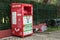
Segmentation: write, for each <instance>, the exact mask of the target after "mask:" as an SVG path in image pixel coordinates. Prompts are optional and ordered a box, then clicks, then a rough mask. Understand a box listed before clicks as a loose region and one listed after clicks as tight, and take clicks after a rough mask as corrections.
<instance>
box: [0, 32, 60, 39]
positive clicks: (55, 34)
mask: <svg viewBox="0 0 60 40" xmlns="http://www.w3.org/2000/svg"><path fill="white" fill-rule="evenodd" d="M0 40H60V31H56V32H52V33H35V34H33V35H32V36H28V37H25V38H20V37H14V36H10V37H6V38H2V39H0Z"/></svg>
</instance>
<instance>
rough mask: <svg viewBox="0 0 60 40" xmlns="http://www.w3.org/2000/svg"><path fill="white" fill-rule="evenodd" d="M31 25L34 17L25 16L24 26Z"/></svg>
mask: <svg viewBox="0 0 60 40" xmlns="http://www.w3.org/2000/svg"><path fill="white" fill-rule="evenodd" d="M30 23H32V16H24V17H23V24H24V25H26V24H30Z"/></svg>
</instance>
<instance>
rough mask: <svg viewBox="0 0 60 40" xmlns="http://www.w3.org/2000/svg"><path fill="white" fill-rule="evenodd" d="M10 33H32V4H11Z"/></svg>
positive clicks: (23, 34) (22, 35) (22, 34)
mask: <svg viewBox="0 0 60 40" xmlns="http://www.w3.org/2000/svg"><path fill="white" fill-rule="evenodd" d="M11 24H12V25H11V26H12V34H13V35H16V36H21V37H24V36H27V35H31V34H33V6H32V5H31V4H20V3H12V4H11Z"/></svg>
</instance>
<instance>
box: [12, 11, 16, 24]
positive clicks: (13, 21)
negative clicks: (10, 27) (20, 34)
mask: <svg viewBox="0 0 60 40" xmlns="http://www.w3.org/2000/svg"><path fill="white" fill-rule="evenodd" d="M12 24H16V12H12Z"/></svg>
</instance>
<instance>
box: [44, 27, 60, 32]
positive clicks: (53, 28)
mask: <svg viewBox="0 0 60 40" xmlns="http://www.w3.org/2000/svg"><path fill="white" fill-rule="evenodd" d="M58 30H60V27H48V29H47V30H46V31H45V32H52V31H58Z"/></svg>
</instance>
